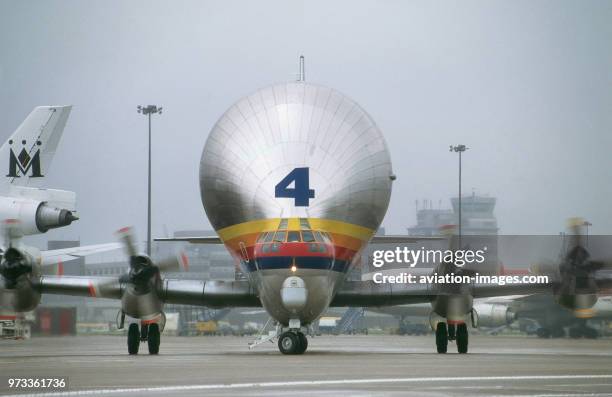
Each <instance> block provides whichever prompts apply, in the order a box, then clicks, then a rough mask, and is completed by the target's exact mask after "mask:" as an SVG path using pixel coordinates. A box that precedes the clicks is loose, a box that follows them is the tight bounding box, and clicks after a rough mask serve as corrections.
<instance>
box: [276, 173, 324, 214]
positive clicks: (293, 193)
mask: <svg viewBox="0 0 612 397" xmlns="http://www.w3.org/2000/svg"><path fill="white" fill-rule="evenodd" d="M291 182H294V184H293V186H294V187H292V188H290V187H289V185H291ZM274 196H275V197H287V198H293V199H295V206H296V207H308V205H309V201H310V199H311V198H314V196H315V191H314V190H313V189H310V177H309V169H308V167H303V168H294V169H293V171H291V172H290V173H289V174H287V176H286V177H284V178H283V180H282V181H280V182H279V183H278V185H276V187H275V188H274Z"/></svg>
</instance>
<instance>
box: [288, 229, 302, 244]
mask: <svg viewBox="0 0 612 397" xmlns="http://www.w3.org/2000/svg"><path fill="white" fill-rule="evenodd" d="M287 242H288V243H299V242H300V232H296V231H291V232H289V233H288V234H287Z"/></svg>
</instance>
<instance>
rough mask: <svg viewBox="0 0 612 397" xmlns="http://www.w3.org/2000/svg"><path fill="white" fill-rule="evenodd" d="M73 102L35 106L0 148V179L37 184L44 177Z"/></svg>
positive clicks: (8, 181)
mask: <svg viewBox="0 0 612 397" xmlns="http://www.w3.org/2000/svg"><path fill="white" fill-rule="evenodd" d="M71 109H72V106H38V107H36V108H34V110H33V111H32V112H31V113H30V114H29V115H28V117H26V119H25V120H24V121H23V123H21V125H20V126H19V127H18V128H17V130H16V131H15V132H14V133H13V135H11V136H10V138H9V139H8V140H7V141H6V142H5V143H4V144H3V145H2V147H1V148H0V178H2V177H3V179H4V182H2V183H0V186H2V187H3V188H4V189H5V190H6V188H7V187H8V186H10V185H17V186H37V185H38V184H39V183H37V181H41V180H44V177H45V176H46V174H47V172H48V171H49V167H50V165H51V161H52V160H53V156H54V155H55V151H56V149H57V145H58V143H59V140H60V138H61V136H62V133H63V132H64V127H65V126H66V121H67V120H68V116H69V114H70V110H71Z"/></svg>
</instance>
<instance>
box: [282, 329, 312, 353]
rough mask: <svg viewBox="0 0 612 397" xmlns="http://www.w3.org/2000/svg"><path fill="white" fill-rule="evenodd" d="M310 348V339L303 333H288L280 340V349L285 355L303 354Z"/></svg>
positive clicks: (283, 334)
mask: <svg viewBox="0 0 612 397" xmlns="http://www.w3.org/2000/svg"><path fill="white" fill-rule="evenodd" d="M307 348H308V338H306V335H304V334H303V333H302V332H293V331H286V332H283V333H282V334H281V336H280V337H279V338H278V349H279V350H280V352H281V353H283V354H303V353H304V352H305V351H306V349H307Z"/></svg>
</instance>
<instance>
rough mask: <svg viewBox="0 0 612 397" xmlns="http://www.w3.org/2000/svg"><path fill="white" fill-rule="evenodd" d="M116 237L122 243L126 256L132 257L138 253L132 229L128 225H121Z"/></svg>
mask: <svg viewBox="0 0 612 397" xmlns="http://www.w3.org/2000/svg"><path fill="white" fill-rule="evenodd" d="M117 238H118V239H119V242H121V243H122V244H123V247H124V250H125V253H126V254H127V256H129V257H130V258H131V257H134V256H137V255H138V250H137V249H136V245H135V244H134V241H135V238H134V230H133V229H132V227H130V226H126V227H123V228H121V229H119V230H117Z"/></svg>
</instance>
